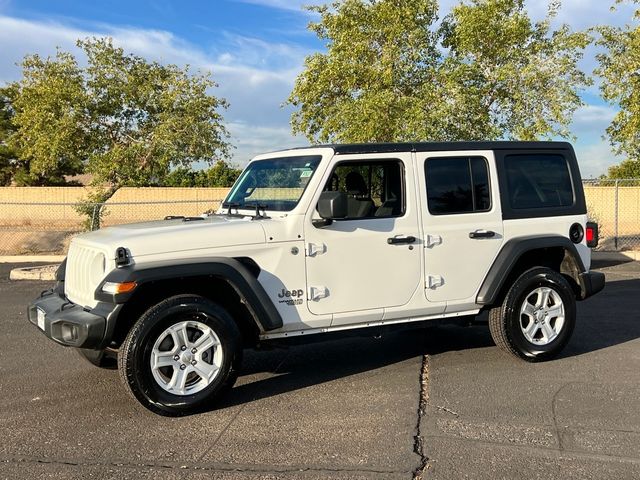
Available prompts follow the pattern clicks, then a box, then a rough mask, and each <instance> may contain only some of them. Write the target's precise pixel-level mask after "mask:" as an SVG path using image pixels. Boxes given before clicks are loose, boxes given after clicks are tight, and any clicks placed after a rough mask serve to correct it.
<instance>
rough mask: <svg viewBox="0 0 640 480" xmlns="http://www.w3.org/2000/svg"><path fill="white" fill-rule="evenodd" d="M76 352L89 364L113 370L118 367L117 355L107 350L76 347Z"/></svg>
mask: <svg viewBox="0 0 640 480" xmlns="http://www.w3.org/2000/svg"><path fill="white" fill-rule="evenodd" d="M76 351H77V352H78V354H79V355H80V356H81V357H82V358H84V359H85V360H86V361H87V362H89V363H90V364H91V365H93V366H95V367H98V368H104V369H105V370H115V369H116V368H118V355H117V354H116V353H115V352H113V351H109V350H88V349H86V348H76Z"/></svg>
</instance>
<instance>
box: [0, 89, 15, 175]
mask: <svg viewBox="0 0 640 480" xmlns="http://www.w3.org/2000/svg"><path fill="white" fill-rule="evenodd" d="M11 95H12V92H11V91H9V89H8V88H0V186H5V185H10V184H11V180H12V179H13V176H14V171H15V166H16V152H15V150H14V149H13V148H11V147H10V146H9V143H8V142H9V137H10V136H11V135H12V134H13V133H14V132H15V126H14V124H13V122H12V119H13V115H14V111H13V107H12V105H11Z"/></svg>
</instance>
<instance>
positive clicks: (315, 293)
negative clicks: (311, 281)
mask: <svg viewBox="0 0 640 480" xmlns="http://www.w3.org/2000/svg"><path fill="white" fill-rule="evenodd" d="M328 296H329V289H328V288H327V287H309V300H313V301H314V302H315V301H317V300H320V299H321V298H327V297H328Z"/></svg>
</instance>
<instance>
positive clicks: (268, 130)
mask: <svg viewBox="0 0 640 480" xmlns="http://www.w3.org/2000/svg"><path fill="white" fill-rule="evenodd" d="M228 127H229V131H230V133H231V137H232V138H233V139H234V143H236V144H237V145H238V148H237V150H236V156H235V159H236V160H235V162H236V163H237V164H238V165H241V166H244V165H245V164H246V162H247V161H248V160H250V159H251V158H252V157H254V156H256V155H258V154H260V153H266V152H269V151H273V150H281V149H286V148H294V147H302V146H305V145H308V144H309V142H308V141H307V139H306V138H304V137H301V136H297V137H293V136H292V135H291V130H290V128H289V127H288V126H258V127H257V126H255V125H250V124H247V123H244V122H231V123H230V124H229V125H228ZM236 139H244V140H243V141H242V142H239V141H237V140H236Z"/></svg>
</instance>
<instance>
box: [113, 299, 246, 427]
mask: <svg viewBox="0 0 640 480" xmlns="http://www.w3.org/2000/svg"><path fill="white" fill-rule="evenodd" d="M241 355H242V347H241V341H240V332H239V330H238V327H237V325H236V323H235V322H234V320H233V318H232V317H231V316H230V315H229V313H228V312H227V311H226V310H225V309H223V308H222V307H221V306H220V305H218V304H216V303H214V302H212V301H210V300H208V299H206V298H203V297H200V296H197V295H178V296H175V297H171V298H168V299H167V300H164V301H163V302H161V303H159V304H158V305H155V306H154V307H152V308H150V309H149V310H147V312H145V313H144V314H143V315H142V317H140V319H139V320H138V322H137V323H136V324H135V325H134V327H133V328H132V329H131V331H130V332H129V334H128V335H127V338H126V339H125V341H124V343H123V344H122V347H121V348H120V355H119V357H118V366H119V370H120V374H121V377H122V379H123V381H124V383H125V385H126V387H127V389H128V391H129V393H130V394H131V395H133V397H134V398H136V399H137V400H138V401H139V402H140V403H142V405H144V406H145V407H146V408H148V409H149V410H151V411H153V412H155V413H158V414H160V415H169V416H179V415H188V414H191V413H195V412H198V411H200V410H202V409H204V408H207V407H209V406H210V405H211V404H212V403H213V402H214V401H215V400H216V399H217V398H219V397H220V395H221V394H222V393H224V391H226V390H227V389H229V388H231V386H232V385H233V383H234V382H235V380H236V377H237V372H238V369H239V368H240V362H241Z"/></svg>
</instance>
